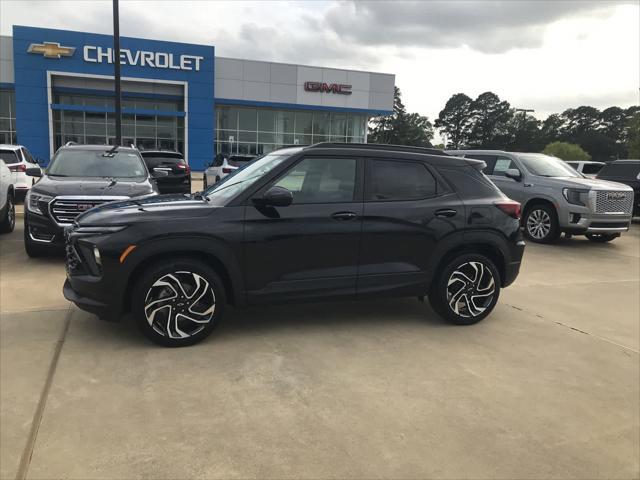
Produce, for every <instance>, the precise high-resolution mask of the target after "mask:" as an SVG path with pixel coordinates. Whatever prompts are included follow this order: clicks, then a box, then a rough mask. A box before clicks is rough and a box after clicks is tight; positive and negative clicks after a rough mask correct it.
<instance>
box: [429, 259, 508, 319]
mask: <svg viewBox="0 0 640 480" xmlns="http://www.w3.org/2000/svg"><path fill="white" fill-rule="evenodd" d="M500 283H501V279H500V273H499V272H498V269H497V268H496V266H495V264H494V263H493V261H491V259H489V258H488V257H485V256H484V255H480V254H474V253H468V254H461V255H458V256H456V257H455V258H453V259H452V260H450V261H449V262H447V264H446V265H445V266H444V267H443V268H442V269H441V270H440V271H439V272H438V273H437V276H436V279H435V282H434V283H433V285H432V287H431V291H430V292H429V302H430V303H431V306H432V307H433V309H434V310H435V311H436V312H437V313H438V314H439V315H440V316H441V317H443V318H444V319H445V320H447V321H448V322H450V323H453V324H456V325H473V324H474V323H478V322H479V321H480V320H482V319H483V318H485V317H486V316H487V315H489V314H490V313H491V312H492V311H493V309H494V307H495V306H496V303H497V302H498V298H499V297H500ZM461 292H463V293H461ZM474 294H475V295H474ZM456 297H457V299H458V300H457V301H456V300H455V298H456Z"/></svg>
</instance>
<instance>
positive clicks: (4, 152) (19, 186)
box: [0, 145, 42, 200]
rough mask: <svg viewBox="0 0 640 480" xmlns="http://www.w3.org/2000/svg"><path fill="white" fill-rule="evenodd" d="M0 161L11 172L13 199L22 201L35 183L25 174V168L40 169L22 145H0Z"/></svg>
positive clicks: (32, 178)
mask: <svg viewBox="0 0 640 480" xmlns="http://www.w3.org/2000/svg"><path fill="white" fill-rule="evenodd" d="M0 160H1V161H3V162H4V163H5V164H6V165H7V166H8V167H9V170H10V171H11V178H12V182H11V183H13V188H14V189H15V198H16V199H18V200H22V199H24V197H25V196H26V194H27V192H28V191H29V189H30V188H31V186H32V185H33V184H34V183H35V179H34V178H35V177H29V176H27V174H26V171H27V168H34V167H37V168H40V166H39V165H38V162H37V161H36V160H35V159H34V158H33V157H32V156H31V154H30V153H29V150H27V149H26V148H25V147H23V146H22V145H0ZM41 171H42V170H41Z"/></svg>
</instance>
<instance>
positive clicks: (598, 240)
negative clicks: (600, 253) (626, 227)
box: [585, 233, 620, 243]
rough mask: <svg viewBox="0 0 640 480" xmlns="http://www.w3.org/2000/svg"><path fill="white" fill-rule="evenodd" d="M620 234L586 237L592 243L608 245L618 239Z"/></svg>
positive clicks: (588, 234)
mask: <svg viewBox="0 0 640 480" xmlns="http://www.w3.org/2000/svg"><path fill="white" fill-rule="evenodd" d="M619 236H620V234H618V233H587V234H585V237H587V238H588V239H589V240H591V241H592V242H596V243H607V242H610V241H611V240H614V239H616V238H618V237H619Z"/></svg>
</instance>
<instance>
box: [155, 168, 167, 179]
mask: <svg viewBox="0 0 640 480" xmlns="http://www.w3.org/2000/svg"><path fill="white" fill-rule="evenodd" d="M151 175H153V177H154V178H159V177H166V176H168V175H169V170H168V169H166V168H154V169H153V171H152V172H151Z"/></svg>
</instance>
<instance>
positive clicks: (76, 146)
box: [60, 143, 138, 151]
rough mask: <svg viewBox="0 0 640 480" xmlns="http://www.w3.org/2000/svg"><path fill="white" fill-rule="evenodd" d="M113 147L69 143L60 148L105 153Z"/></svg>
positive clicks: (119, 148)
mask: <svg viewBox="0 0 640 480" xmlns="http://www.w3.org/2000/svg"><path fill="white" fill-rule="evenodd" d="M113 147H114V146H113V145H84V144H80V143H71V144H67V145H63V146H61V147H60V148H61V149H62V148H68V149H73V150H98V151H107V150H111V149H112V148H113ZM118 150H135V151H137V150H138V149H137V148H133V147H125V146H121V147H118Z"/></svg>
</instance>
